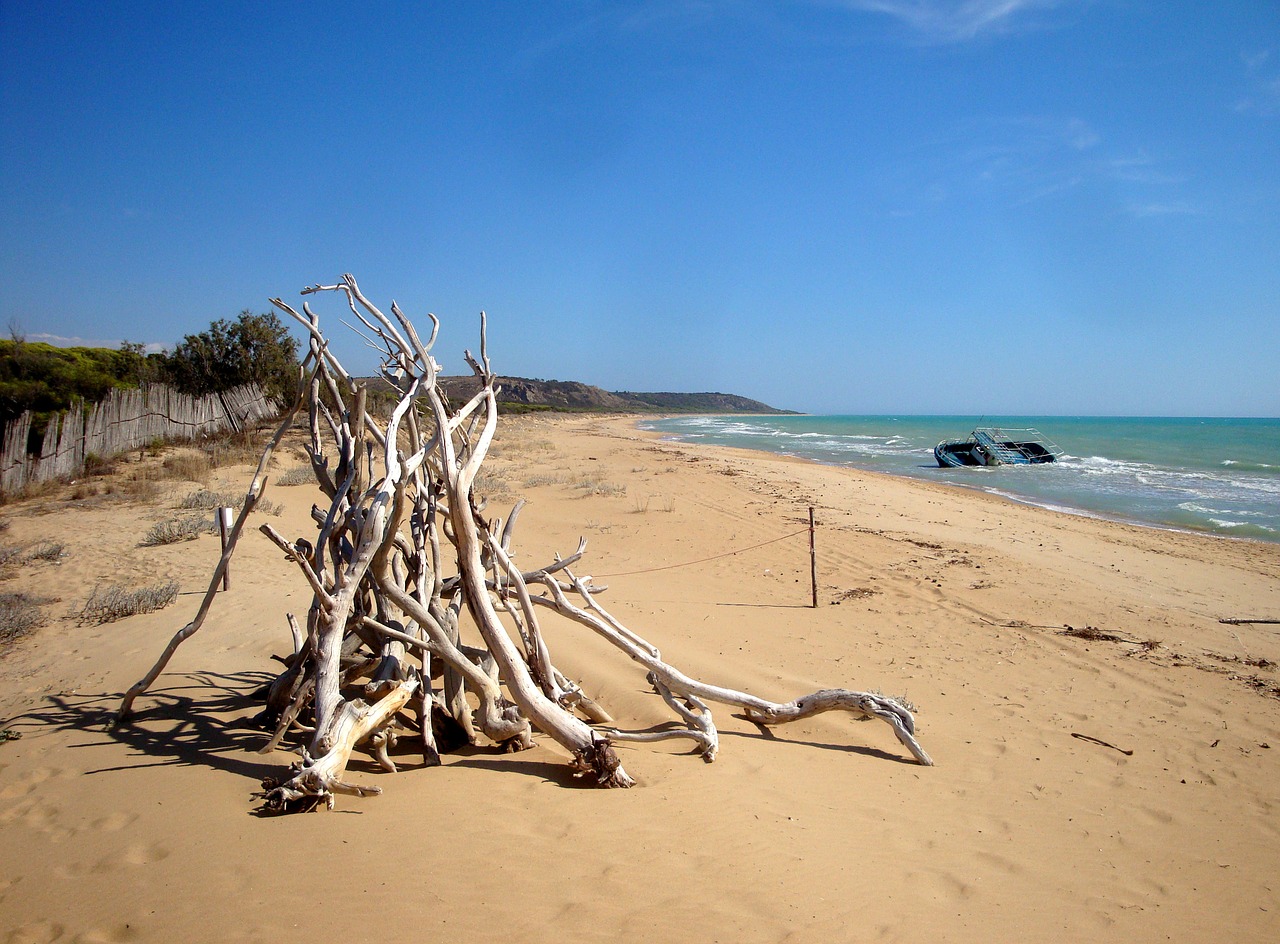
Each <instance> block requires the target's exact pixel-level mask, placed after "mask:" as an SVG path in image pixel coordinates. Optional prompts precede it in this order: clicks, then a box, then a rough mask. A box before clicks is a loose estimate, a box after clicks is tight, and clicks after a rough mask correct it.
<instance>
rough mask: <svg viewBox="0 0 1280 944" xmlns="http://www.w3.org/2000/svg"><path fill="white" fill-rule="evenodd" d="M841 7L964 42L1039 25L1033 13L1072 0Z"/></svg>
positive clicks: (864, 2) (846, 2)
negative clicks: (890, 18) (872, 14)
mask: <svg viewBox="0 0 1280 944" xmlns="http://www.w3.org/2000/svg"><path fill="white" fill-rule="evenodd" d="M836 2H838V4H839V5H840V6H843V7H846V8H848V9H850V10H858V11H862V12H866V13H878V14H882V15H884V16H888V17H892V18H893V19H895V20H897V21H898V22H900V23H902V24H903V25H905V26H907V27H908V28H909V29H911V30H912V32H914V33H915V34H916V35H917V36H918V37H920V38H921V39H923V40H925V41H927V42H934V43H960V42H966V41H968V40H972V39H977V38H979V37H981V36H988V35H1000V34H1007V33H1011V32H1015V31H1017V30H1020V29H1027V28H1033V27H1035V26H1037V25H1039V23H1038V21H1037V20H1035V19H1034V18H1033V17H1032V16H1031V15H1032V14H1035V13H1042V12H1045V11H1047V10H1051V9H1053V8H1055V7H1059V6H1062V5H1063V3H1064V2H1070V0H836Z"/></svg>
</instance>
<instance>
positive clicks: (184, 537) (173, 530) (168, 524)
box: [142, 518, 214, 547]
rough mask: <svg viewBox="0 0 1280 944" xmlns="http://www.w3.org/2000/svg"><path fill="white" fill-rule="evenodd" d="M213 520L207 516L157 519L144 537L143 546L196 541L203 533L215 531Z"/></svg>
mask: <svg viewBox="0 0 1280 944" xmlns="http://www.w3.org/2000/svg"><path fill="white" fill-rule="evenodd" d="M213 527H214V526H213V522H212V520H210V519H207V518H171V519H169V520H168V521H157V522H156V523H155V524H153V525H152V526H151V529H150V530H149V531H147V534H146V536H145V537H144V538H143V539H142V546H143V547H159V546H160V545H163V544H177V543H178V542H179V541H194V540H195V539H196V538H198V537H199V536H200V535H202V534H208V533H210V532H211V531H213Z"/></svg>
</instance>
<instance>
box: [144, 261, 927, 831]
mask: <svg viewBox="0 0 1280 944" xmlns="http://www.w3.org/2000/svg"><path fill="white" fill-rule="evenodd" d="M318 293H338V294H340V295H342V296H344V297H345V300H346V302H347V307H348V308H349V310H350V311H351V312H352V314H353V315H354V317H355V319H356V320H357V321H358V322H359V323H360V325H361V327H362V329H363V332H364V333H365V335H366V337H367V338H368V339H369V342H370V344H371V345H372V346H373V347H374V348H375V349H377V350H378V351H379V353H380V355H381V358H382V360H381V365H380V369H381V375H382V378H383V379H384V380H385V381H386V383H387V384H388V385H389V387H390V389H392V390H393V391H394V399H395V405H394V408H393V409H392V410H391V413H390V416H389V418H387V419H386V421H385V426H384V425H382V423H381V421H380V420H379V419H377V418H376V417H375V416H373V415H372V414H371V412H370V411H369V409H368V403H369V395H368V394H369V392H368V390H367V389H366V388H365V387H364V386H363V385H361V384H359V383H357V382H356V381H355V380H354V379H353V378H352V376H351V375H350V374H349V373H348V372H347V371H346V369H345V368H344V367H343V366H342V364H341V362H340V361H339V360H338V358H337V357H336V356H335V355H334V354H333V352H332V351H331V350H330V349H329V345H328V341H327V340H326V338H325V336H324V333H323V332H322V331H321V329H320V322H319V319H318V318H317V316H316V315H315V313H314V312H313V311H312V310H311V308H310V307H309V304H308V303H304V304H303V306H302V311H301V312H298V311H297V310H295V309H294V308H293V307H291V306H290V305H288V304H286V303H285V302H283V301H282V300H280V299H278V298H277V299H272V304H274V305H275V306H276V307H277V308H279V309H280V310H281V311H283V312H284V313H285V314H287V315H288V316H290V317H292V318H293V319H295V320H296V321H297V322H298V323H299V324H301V325H302V326H303V328H304V329H305V330H306V331H307V334H308V337H309V353H308V357H307V362H306V366H307V372H306V375H305V377H304V380H303V383H302V384H301V386H300V391H301V392H300V395H299V398H298V400H297V401H296V402H295V404H294V406H293V409H292V411H291V412H290V413H289V416H288V418H287V420H286V422H285V423H284V424H283V425H282V426H281V428H280V430H279V431H278V432H277V434H276V436H275V438H274V439H273V441H272V444H271V445H270V446H268V448H267V450H266V452H264V454H263V458H262V462H261V463H260V464H259V468H258V473H257V474H256V475H255V477H254V481H253V483H252V484H251V485H250V489H249V500H248V501H246V503H245V508H244V509H243V510H242V512H241V515H240V517H239V518H238V519H237V521H236V523H235V525H234V527H233V528H232V532H231V535H230V538H229V543H228V548H227V553H226V554H225V555H224V556H223V560H222V561H220V562H219V566H218V569H217V570H216V571H215V573H214V578H213V581H212V582H211V585H210V586H211V588H212V587H216V584H217V581H218V580H219V579H220V577H221V573H222V570H223V569H225V566H226V562H227V560H228V559H229V558H230V555H231V553H232V551H233V550H234V547H235V544H236V541H237V540H238V539H239V537H240V532H241V528H242V526H243V524H244V520H245V517H246V516H247V515H248V513H249V512H250V511H251V510H252V507H253V504H254V503H255V501H256V499H257V497H258V496H259V495H260V494H261V490H262V488H263V487H264V485H265V475H264V470H265V469H266V464H267V460H268V459H269V457H270V454H271V451H272V449H273V448H274V446H275V444H277V443H278V442H279V441H280V438H281V437H282V436H283V434H284V431H285V430H286V429H287V428H288V427H289V425H290V424H291V423H292V420H293V417H294V416H295V415H296V414H298V413H299V412H301V410H302V407H303V406H305V407H306V416H307V430H308V433H309V442H308V443H307V447H306V449H307V454H308V456H309V458H310V461H311V466H312V470H313V471H314V473H315V476H316V482H317V485H318V488H319V490H320V492H321V493H323V495H324V496H325V498H326V499H327V500H328V503H329V504H328V507H327V508H320V507H318V506H313V508H312V519H313V520H314V522H315V524H316V528H317V530H316V533H315V535H314V536H313V537H312V538H311V539H305V538H298V539H296V540H293V541H290V540H288V539H287V538H286V537H285V536H284V535H281V534H280V533H279V532H278V531H276V530H275V529H274V528H272V527H271V526H270V525H263V526H262V528H261V531H262V532H263V533H264V534H265V535H266V536H267V538H268V539H270V540H271V541H272V542H273V543H274V544H275V545H276V546H277V547H278V548H279V549H280V550H281V551H282V552H283V553H284V555H285V557H286V559H287V560H288V561H290V562H291V563H293V564H294V565H295V566H296V568H297V570H298V572H299V574H300V576H301V578H302V579H303V580H304V581H305V582H306V583H307V585H308V586H309V587H310V588H311V591H312V602H311V605H310V608H309V610H308V613H307V619H306V628H305V632H304V630H303V629H302V628H301V627H300V626H299V625H298V623H297V621H296V620H294V619H293V617H292V615H290V633H291V646H290V649H291V652H290V655H288V656H286V657H284V658H283V660H282V661H284V663H285V671H284V672H282V673H281V674H280V676H279V677H278V678H277V679H276V680H275V682H274V683H272V684H271V685H270V686H268V688H267V710H266V712H265V715H264V720H265V721H266V722H267V723H269V724H270V726H271V728H272V735H271V737H270V739H269V740H268V741H267V743H266V746H265V747H264V748H263V750H264V752H270V751H273V750H275V749H276V748H277V747H278V746H279V745H280V744H282V743H283V742H285V741H289V740H294V741H296V740H298V739H301V740H302V741H303V742H304V743H303V745H302V746H301V747H300V752H301V760H300V761H299V762H297V763H295V764H294V765H293V767H292V768H291V769H290V772H289V776H288V777H287V778H283V779H276V780H272V781H270V782H264V789H263V791H262V792H261V793H260V794H257V796H259V797H260V799H261V800H262V809H263V810H264V811H265V812H290V811H295V810H302V809H312V808H315V807H316V806H317V805H319V804H321V803H323V804H325V805H328V806H331V805H332V803H333V799H334V796H335V794H339V793H341V794H350V795H356V796H367V795H370V794H372V793H376V792H378V790H377V789H376V788H371V787H363V786H353V785H351V784H350V783H348V782H347V781H346V779H345V772H346V767H347V764H348V762H349V760H350V757H351V755H352V752H353V751H354V750H356V749H357V748H361V747H363V749H365V750H366V751H368V752H369V753H370V754H372V756H373V757H374V758H375V759H376V760H377V761H378V763H379V764H380V765H381V766H382V767H383V768H384V769H386V770H388V771H394V770H395V763H394V762H393V760H392V758H391V756H390V748H391V746H392V745H393V744H394V743H395V741H396V740H397V738H398V734H399V732H401V731H403V730H405V729H406V728H408V729H415V728H416V730H417V732H418V737H419V739H420V742H421V746H422V752H423V757H424V760H425V761H426V762H427V763H428V764H432V763H438V762H439V755H440V752H441V751H442V750H447V749H448V746H449V743H464V742H470V743H473V744H474V743H479V742H480V739H481V738H482V737H483V738H485V739H488V741H490V742H492V743H494V744H495V745H497V746H498V747H499V748H501V749H506V750H521V749H524V748H526V747H529V746H531V745H532V744H533V739H534V733H535V731H537V732H541V733H542V734H543V735H545V736H547V737H549V738H551V739H552V740H554V741H555V742H556V743H557V744H559V745H560V746H561V747H562V748H564V749H565V750H566V751H567V752H568V753H569V755H570V764H571V766H572V768H573V769H574V771H575V773H576V774H577V775H578V776H581V777H583V778H585V779H587V780H588V781H589V782H592V783H596V784H599V785H601V786H610V787H626V786H630V785H631V784H632V782H633V781H632V779H631V777H630V776H629V775H628V774H627V772H626V771H625V770H624V769H623V767H622V764H621V762H620V760H619V758H618V755H617V753H616V752H615V750H614V748H613V743H614V742H617V741H653V740H659V739H663V738H668V737H685V738H690V739H692V740H693V741H694V742H695V743H696V745H697V748H698V751H699V753H701V754H702V756H703V757H704V758H705V759H706V760H708V761H711V760H713V759H714V758H715V756H716V752H717V751H718V749H719V734H718V731H717V729H716V726H715V722H714V720H713V717H712V712H711V708H710V707H709V706H710V704H712V703H719V704H725V705H729V706H731V707H734V708H738V709H740V710H742V711H743V712H745V714H746V716H747V717H748V718H749V719H751V720H752V721H754V722H756V723H758V724H762V725H778V724H785V723H787V722H790V721H796V720H799V719H800V718H805V717H808V716H810V715H813V714H817V713H819V712H824V711H833V710H839V711H845V712H848V713H850V714H852V715H854V716H856V717H858V718H879V719H880V720H882V721H885V722H886V723H888V724H889V725H890V726H891V727H892V728H893V730H894V733H895V734H896V735H897V737H898V739H899V740H900V741H901V742H902V743H903V744H904V745H905V746H906V747H907V749H908V750H909V751H910V752H911V754H912V756H913V757H914V758H915V759H916V760H917V761H918V762H919V763H921V764H931V763H932V761H931V760H930V759H929V755H928V754H926V753H925V751H924V750H923V748H921V747H920V745H919V743H918V742H917V741H916V739H915V726H914V720H913V718H912V715H911V712H910V711H908V710H907V709H906V708H905V707H904V706H903V705H901V704H899V703H897V702H896V701H894V700H893V699H891V698H886V697H885V696H882V695H879V694H874V693H867V692H857V691H849V690H846V689H824V690H822V691H818V692H814V693H812V694H809V695H805V696H803V697H801V698H797V699H795V700H794V701H790V702H785V703H778V702H771V701H767V700H765V699H762V698H758V697H756V696H754V695H750V694H747V693H745V692H739V691H735V690H733V689H728V688H723V687H720V686H716V685H712V684H708V683H706V682H702V681H699V680H697V679H695V678H692V677H690V676H688V675H686V674H685V673H683V672H681V671H680V670H679V669H677V668H675V667H674V666H672V665H670V664H668V663H667V662H665V661H663V659H662V656H661V653H660V652H659V651H658V649H657V648H656V647H654V646H653V645H652V644H650V643H649V642H647V641H646V640H645V639H643V638H642V637H641V636H639V635H638V634H637V633H635V632H633V631H632V630H630V629H628V628H627V627H626V626H624V625H623V624H622V623H621V622H620V621H619V620H617V619H616V618H615V617H613V616H612V615H611V614H610V613H609V612H608V611H607V610H605V609H604V607H602V606H601V605H600V603H599V601H598V600H597V594H598V593H599V590H600V588H597V587H594V586H593V585H592V584H591V582H590V578H579V577H577V576H575V575H574V573H573V571H572V570H571V567H573V566H574V565H576V564H577V563H578V562H579V561H580V560H581V559H582V557H583V555H584V553H585V550H586V542H585V541H580V542H579V545H578V548H577V550H576V551H575V552H574V553H573V554H571V555H569V556H568V557H566V558H563V559H561V558H558V557H557V558H556V559H555V560H553V561H552V562H550V563H549V564H547V565H546V566H544V567H542V568H535V569H532V570H521V569H520V568H519V567H517V566H516V563H515V559H514V556H513V552H512V550H511V544H512V540H513V534H514V526H515V521H516V518H517V517H518V515H519V512H520V508H521V505H520V504H517V505H516V507H515V508H514V509H512V512H511V514H510V515H509V516H508V518H507V520H506V522H505V523H503V522H502V521H501V520H497V519H492V520H491V519H488V518H486V517H485V516H484V503H483V501H482V500H481V499H480V497H479V496H477V495H476V490H475V482H476V478H477V476H478V475H479V473H480V471H481V468H482V466H483V464H484V462H485V459H486V457H487V455H488V452H489V448H490V446H491V445H492V443H493V440H494V436H495V434H496V431H497V424H498V402H497V393H498V386H497V381H496V377H495V375H494V373H493V371H492V369H491V367H490V363H489V355H488V342H487V325H486V321H485V318H484V315H483V313H482V314H481V323H480V355H479V357H475V356H473V355H472V354H471V353H470V352H467V353H466V355H465V357H466V361H467V364H468V365H469V366H470V368H471V371H472V373H473V375H474V378H475V382H476V390H475V393H474V394H473V395H472V396H471V397H470V398H469V399H468V400H467V402H465V403H463V404H461V405H460V406H457V407H453V406H451V405H450V404H449V403H448V401H447V400H446V398H445V396H444V394H443V392H442V390H441V389H440V387H439V385H438V383H437V380H438V377H439V365H438V364H437V363H436V361H435V360H434V358H433V356H432V347H433V346H434V344H435V342H436V337H437V334H438V331H439V322H438V320H437V319H436V318H435V316H434V315H432V316H429V317H430V320H431V325H432V330H431V332H430V335H429V337H428V338H427V340H426V341H425V342H424V341H423V340H422V338H421V337H420V336H419V335H418V333H417V331H416V329H415V328H414V325H413V323H412V322H411V321H410V320H409V319H408V318H407V317H406V316H405V315H404V313H403V312H402V311H401V310H400V308H399V306H398V305H396V304H394V303H393V304H392V305H391V308H390V314H389V315H388V314H385V313H384V312H382V311H381V310H380V309H379V308H377V307H376V306H375V305H374V304H373V303H372V302H370V301H369V299H368V298H366V297H365V296H364V294H363V293H362V292H361V291H360V289H359V286H358V285H357V284H356V281H355V279H354V278H353V277H352V276H350V275H345V276H343V277H342V279H341V280H340V281H339V282H337V283H335V284H333V285H315V286H311V287H310V288H308V289H305V290H304V291H303V294H304V295H313V294H318ZM535 589H537V591H538V592H536V593H535V592H534V590H535ZM211 599H212V590H211V592H210V594H209V595H207V596H206V599H205V602H204V604H202V606H201V609H200V611H199V612H198V613H197V617H196V619H195V620H193V621H192V623H190V624H188V626H186V627H184V628H183V630H181V631H180V632H179V633H178V634H177V635H176V636H175V637H174V639H173V641H172V642H171V643H170V645H169V647H168V648H167V649H166V650H165V653H164V654H163V655H162V656H161V659H160V660H159V661H158V662H157V663H156V665H155V666H154V667H153V669H152V670H151V671H150V672H149V673H148V674H147V676H146V677H145V678H144V679H143V680H142V682H140V683H139V684H138V685H136V686H134V688H133V689H131V690H130V692H129V694H128V695H127V696H126V697H125V700H124V703H123V704H122V706H121V712H120V715H121V717H124V716H127V714H128V712H129V709H130V707H131V705H132V703H133V700H134V699H135V698H136V697H137V696H138V695H139V694H141V692H143V691H145V690H146V688H147V687H148V686H150V685H151V683H152V682H154V681H155V678H156V677H157V676H158V675H159V673H160V672H161V671H163V669H164V667H165V665H166V664H167V662H168V660H169V658H170V657H171V656H172V654H173V651H174V650H175V649H176V648H177V646H178V645H179V644H180V643H181V642H182V641H183V640H184V639H186V638H188V637H189V636H190V635H191V634H192V633H194V632H195V631H196V630H197V629H198V628H199V626H200V624H201V623H202V622H203V619H204V616H205V614H206V613H207V611H208V604H209V602H210V601H211ZM464 611H465V613H466V616H467V619H466V620H465V621H464V620H463V618H462V616H463V613H464ZM543 615H546V616H549V617H550V618H551V619H552V620H567V621H570V622H573V623H577V624H580V625H582V626H585V627H587V628H589V629H590V630H591V631H593V632H595V633H597V634H598V635H600V636H602V637H603V638H605V639H606V640H608V641H609V642H610V643H611V644H613V645H614V646H615V647H616V648H618V649H620V650H621V651H622V652H623V653H624V654H626V655H627V656H628V657H629V658H630V659H632V660H633V661H635V662H636V663H638V664H639V665H640V666H641V667H642V668H643V669H644V670H645V671H646V673H647V677H648V679H649V681H650V683H651V684H652V685H653V687H654V689H655V691H656V692H657V693H658V695H659V696H660V697H661V698H662V699H663V701H664V702H665V703H666V704H667V705H668V706H669V707H670V708H671V709H672V711H673V712H674V713H675V714H676V716H677V717H678V718H679V719H680V721H681V723H682V725H683V727H681V728H680V729H678V730H670V731H656V732H655V731H650V732H639V733H634V732H631V733H629V732H625V731H623V730H620V729H619V728H618V727H616V726H612V727H608V728H605V727H603V725H613V724H614V722H613V720H612V719H611V718H610V716H609V714H608V712H607V711H606V710H605V708H604V707H602V706H600V705H598V704H597V703H596V702H595V701H593V700H592V699H591V698H589V697H588V696H587V694H586V693H585V692H584V691H583V690H582V687H581V686H580V685H579V684H578V683H576V682H573V681H571V680H570V679H568V678H567V677H566V676H565V675H564V673H562V672H561V671H560V670H559V669H558V668H557V667H556V665H555V661H554V658H553V654H552V647H551V645H550V643H549V641H548V637H547V634H546V627H544V625H543V623H544V619H543ZM464 622H465V623H466V625H467V626H468V628H469V631H471V632H474V633H475V636H476V637H477V638H475V639H474V640H472V641H471V642H467V641H464V639H463V624H464ZM436 679H439V681H440V687H439V689H438V690H437V689H436V688H435V687H434V686H435V684H436ZM409 712H412V713H413V714H415V715H416V720H415V719H414V718H412V717H410V715H409Z"/></svg>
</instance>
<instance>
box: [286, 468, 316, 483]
mask: <svg viewBox="0 0 1280 944" xmlns="http://www.w3.org/2000/svg"><path fill="white" fill-rule="evenodd" d="M276 484H277V485H315V484H316V474H315V473H314V472H312V471H311V466H309V465H295V466H294V467H293V468H291V469H285V470H284V471H283V472H281V473H280V474H279V475H278V476H276Z"/></svg>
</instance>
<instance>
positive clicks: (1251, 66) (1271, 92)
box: [1235, 49, 1280, 118]
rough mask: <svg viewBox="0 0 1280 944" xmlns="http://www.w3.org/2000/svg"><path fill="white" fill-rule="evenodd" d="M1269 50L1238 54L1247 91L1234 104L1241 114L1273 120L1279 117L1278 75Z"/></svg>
mask: <svg viewBox="0 0 1280 944" xmlns="http://www.w3.org/2000/svg"><path fill="white" fill-rule="evenodd" d="M1271 53H1272V51H1271V50H1270V49H1256V50H1250V51H1246V52H1242V53H1241V54H1240V61H1241V62H1243V63H1244V68H1245V77H1246V82H1247V83H1248V90H1247V91H1246V92H1245V93H1244V94H1243V95H1241V96H1240V97H1239V98H1238V99H1236V102H1235V110H1236V111H1238V112H1240V113H1241V114H1249V115H1261V116H1262V117H1264V118H1274V117H1275V116H1276V115H1280V74H1277V72H1276V69H1275V68H1274V64H1273V63H1274V58H1273V56H1272V54H1271Z"/></svg>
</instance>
